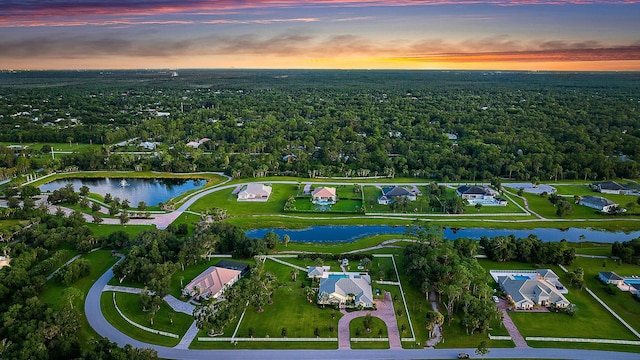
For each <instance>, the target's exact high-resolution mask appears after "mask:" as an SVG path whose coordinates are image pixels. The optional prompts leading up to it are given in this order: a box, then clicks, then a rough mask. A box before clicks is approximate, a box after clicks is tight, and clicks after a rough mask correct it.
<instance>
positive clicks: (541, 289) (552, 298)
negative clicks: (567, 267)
mask: <svg viewBox="0 0 640 360" xmlns="http://www.w3.org/2000/svg"><path fill="white" fill-rule="evenodd" d="M498 282H499V283H500V285H501V286H502V288H503V289H504V291H505V292H506V293H507V294H509V296H511V299H512V300H513V301H514V302H515V303H522V302H529V303H532V304H536V303H537V302H538V301H536V299H537V298H540V297H543V298H547V299H548V301H549V303H555V304H563V303H566V304H568V303H569V301H568V300H567V299H566V298H565V297H564V296H563V295H562V294H561V293H560V292H559V291H558V290H556V288H555V286H553V285H551V284H550V283H549V282H547V281H545V280H532V279H526V280H516V279H515V278H514V277H513V276H512V275H509V276H500V277H499V278H498Z"/></svg>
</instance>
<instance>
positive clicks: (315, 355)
mask: <svg viewBox="0 0 640 360" xmlns="http://www.w3.org/2000/svg"><path fill="white" fill-rule="evenodd" d="M112 277H113V272H112V271H111V269H109V270H108V271H107V272H105V273H104V274H103V275H102V276H101V277H100V278H99V279H98V280H96V282H95V283H94V284H93V286H92V287H91V289H90V290H89V294H88V295H87V298H86V301H85V314H86V316H87V320H88V321H89V324H90V325H91V327H93V329H94V330H95V331H96V332H97V333H98V334H100V335H101V336H104V337H106V338H109V340H111V341H114V342H116V343H117V344H118V345H120V346H124V345H126V344H131V345H133V346H135V347H138V348H152V349H154V350H156V351H157V352H158V356H159V357H161V358H165V359H180V360H182V359H184V360H210V359H225V360H226V359H229V360H245V359H251V358H254V359H260V360H288V359H292V360H293V359H295V360H298V359H299V360H307V359H323V360H332V359H335V360H344V359H350V360H351V359H356V360H357V359H375V360H377V359H380V360H382V359H385V360H386V359H407V360H409V359H455V358H456V357H457V354H458V353H460V352H466V353H469V354H471V355H472V356H474V350H475V349H437V350H432V349H429V350H405V349H390V350H187V349H184V348H168V347H164V346H157V345H151V344H146V343H143V342H141V341H138V340H135V339H132V338H131V337H129V336H127V335H125V334H123V333H121V332H120V331H118V330H117V329H116V328H114V327H113V326H112V325H111V324H109V322H108V321H107V319H105V317H104V315H103V314H102V311H101V309H100V295H101V294H102V290H103V288H104V287H105V286H106V285H107V283H108V282H109V280H111V278H112ZM182 346H184V344H183V345H182ZM489 356H490V357H491V358H494V359H500V358H511V359H514V358H528V359H616V360H638V354H633V353H622V352H609V351H589V350H570V349H533V348H518V349H491V353H490V354H489ZM474 357H475V356H474Z"/></svg>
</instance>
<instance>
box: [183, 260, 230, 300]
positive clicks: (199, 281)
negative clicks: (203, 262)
mask: <svg viewBox="0 0 640 360" xmlns="http://www.w3.org/2000/svg"><path fill="white" fill-rule="evenodd" d="M239 275H240V271H238V270H231V269H225V268H219V267H216V266H211V267H209V268H208V269H207V270H205V271H203V272H202V273H201V274H200V275H198V276H197V277H196V278H195V279H193V280H191V282H190V283H188V284H187V286H185V289H186V290H189V291H193V292H196V291H197V290H199V294H200V296H206V295H209V294H211V295H213V296H216V295H217V294H218V293H219V292H220V291H221V290H223V289H224V286H225V285H226V284H227V283H229V282H231V281H232V280H233V279H235V278H236V277H237V276H239ZM196 289H197V290H196Z"/></svg>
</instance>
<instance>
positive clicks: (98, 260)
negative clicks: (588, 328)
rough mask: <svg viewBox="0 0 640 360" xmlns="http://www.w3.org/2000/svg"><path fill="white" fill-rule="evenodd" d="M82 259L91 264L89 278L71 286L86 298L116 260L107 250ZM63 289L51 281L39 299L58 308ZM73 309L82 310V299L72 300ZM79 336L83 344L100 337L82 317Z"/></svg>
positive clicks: (95, 252)
mask: <svg viewBox="0 0 640 360" xmlns="http://www.w3.org/2000/svg"><path fill="white" fill-rule="evenodd" d="M83 258H85V259H87V260H89V261H90V262H91V271H90V273H89V276H86V277H84V278H82V279H80V280H78V281H77V282H76V283H75V284H73V285H71V286H73V287H75V288H78V289H80V290H81V291H82V293H83V294H84V295H85V296H86V294H87V293H88V292H89V289H90V288H91V286H92V285H93V283H94V282H95V281H96V280H97V279H98V278H99V277H100V276H102V274H104V272H105V271H107V270H108V269H109V268H110V267H111V266H113V264H115V262H116V261H117V258H115V257H113V256H111V251H108V250H97V251H94V252H92V253H90V254H87V255H84V256H83ZM65 288H66V286H63V285H60V284H57V283H55V282H53V281H49V282H48V283H47V284H46V285H45V289H44V291H43V292H42V294H41V295H40V299H41V300H42V301H43V302H45V303H48V304H51V305H52V306H53V307H54V308H59V307H60V306H62V305H63V303H62V301H63V299H62V291H64V289H65ZM74 307H76V308H78V309H83V307H84V297H83V298H82V299H76V300H74ZM79 336H80V338H81V339H82V341H83V342H85V343H86V342H89V341H91V340H93V339H98V338H100V336H99V335H98V334H97V333H96V332H95V331H94V330H93V329H92V328H91V326H90V325H89V323H88V322H87V319H86V318H85V317H84V316H82V317H81V329H80V333H79Z"/></svg>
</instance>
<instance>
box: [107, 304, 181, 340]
mask: <svg viewBox="0 0 640 360" xmlns="http://www.w3.org/2000/svg"><path fill="white" fill-rule="evenodd" d="M113 306H114V307H115V308H116V311H117V312H118V314H120V316H122V318H123V319H125V320H126V321H127V322H128V323H129V324H131V325H133V326H135V327H137V328H138V329H141V330H144V331H147V332H150V333H153V334H157V335H163V336H168V337H171V338H174V339H178V338H180V336H178V335H176V334H172V333H168V332H165V331H160V330H155V329H150V328H148V327H146V326H142V325H140V324H138V323H135V322H133V321H131V320H129V318H128V317H126V316H124V314H123V313H122V311H120V308H119V307H118V304H116V293H113Z"/></svg>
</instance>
